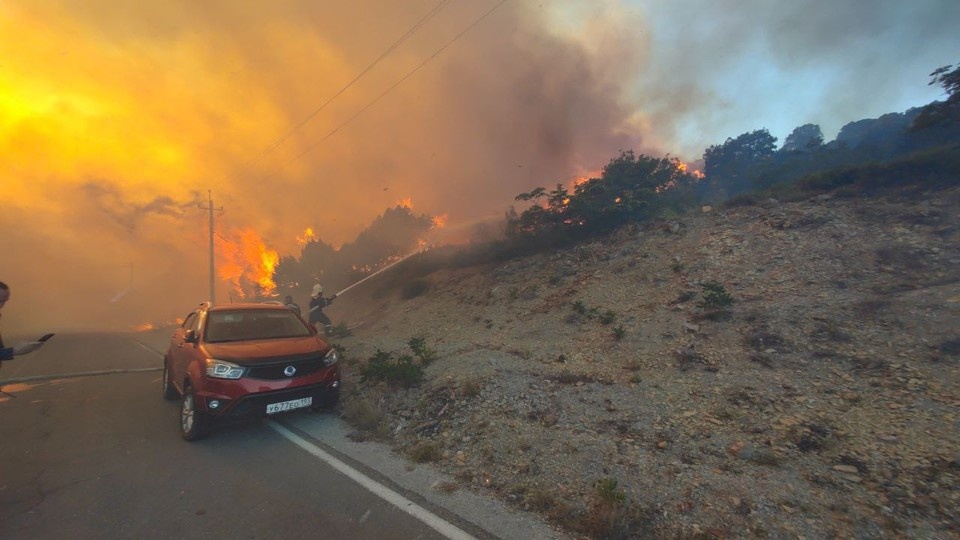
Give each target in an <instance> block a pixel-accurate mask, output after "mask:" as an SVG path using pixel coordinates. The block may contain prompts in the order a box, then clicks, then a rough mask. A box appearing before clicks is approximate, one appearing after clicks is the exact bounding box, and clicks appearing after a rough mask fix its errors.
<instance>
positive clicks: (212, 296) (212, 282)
mask: <svg viewBox="0 0 960 540" xmlns="http://www.w3.org/2000/svg"><path fill="white" fill-rule="evenodd" d="M207 197H208V198H209V204H208V205H207V206H203V205H202V204H200V205H198V206H200V208H202V209H204V210H208V211H209V212H210V302H211V303H215V302H216V287H215V283H216V275H215V274H214V271H213V270H214V269H213V211H214V210H218V211H220V212H223V207H222V206H221V207H220V208H214V207H213V191H212V190H209V189H208V190H207Z"/></svg>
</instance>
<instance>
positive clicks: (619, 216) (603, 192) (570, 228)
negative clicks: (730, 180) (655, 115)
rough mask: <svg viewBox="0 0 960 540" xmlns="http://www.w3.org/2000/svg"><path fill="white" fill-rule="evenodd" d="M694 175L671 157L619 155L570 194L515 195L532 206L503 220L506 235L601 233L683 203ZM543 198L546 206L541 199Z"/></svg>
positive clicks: (559, 188) (561, 189) (542, 191)
mask: <svg viewBox="0 0 960 540" xmlns="http://www.w3.org/2000/svg"><path fill="white" fill-rule="evenodd" d="M692 183H693V177H692V176H691V175H690V174H689V173H688V172H687V169H686V166H685V165H684V164H683V163H682V162H680V160H678V159H676V158H670V157H664V158H654V157H649V156H645V155H640V156H637V155H635V154H634V153H633V152H632V151H626V152H621V153H620V155H619V156H618V157H616V158H614V159H612V160H610V163H608V164H607V165H606V167H604V168H603V171H602V173H601V175H600V178H591V179H590V180H588V181H586V182H584V183H582V184H579V185H577V186H576V187H575V188H574V192H573V193H570V192H569V191H568V190H567V189H566V188H564V187H563V185H562V184H557V187H556V189H554V190H553V191H550V192H547V191H546V190H545V189H544V188H536V189H534V190H533V191H530V192H529V193H521V194H520V195H517V197H516V199H517V200H518V201H534V203H535V204H534V205H533V206H531V207H530V208H528V209H526V210H524V211H523V213H522V214H519V215H517V214H516V212H514V213H513V214H512V215H509V214H508V216H507V222H508V225H507V227H508V228H507V230H508V231H509V236H519V235H527V236H540V237H541V238H542V237H548V236H551V235H554V234H558V233H559V234H564V235H567V236H568V237H569V236H570V235H571V234H576V235H579V234H594V233H602V232H606V231H609V230H611V229H613V228H614V227H617V226H619V225H622V224H624V223H627V222H631V221H639V220H643V219H646V218H649V217H651V216H654V215H656V214H657V213H658V212H660V211H661V210H663V209H664V208H667V207H668V206H678V205H680V204H682V203H683V202H684V201H685V200H686V198H685V195H686V194H688V192H689V186H690V185H691V184H692ZM542 198H546V203H545V204H542V203H540V199H542Z"/></svg>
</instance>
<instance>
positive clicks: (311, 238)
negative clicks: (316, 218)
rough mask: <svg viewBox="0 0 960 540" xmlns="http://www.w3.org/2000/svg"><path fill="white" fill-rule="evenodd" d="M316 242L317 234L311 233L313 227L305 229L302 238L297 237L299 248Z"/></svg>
mask: <svg viewBox="0 0 960 540" xmlns="http://www.w3.org/2000/svg"><path fill="white" fill-rule="evenodd" d="M316 241H317V233H315V232H313V227H307V228H306V229H305V230H304V231H303V236H298V237H297V245H299V246H305V245H307V244H309V243H310V242H316Z"/></svg>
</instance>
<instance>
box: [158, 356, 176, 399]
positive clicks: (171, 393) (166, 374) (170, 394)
mask: <svg viewBox="0 0 960 540" xmlns="http://www.w3.org/2000/svg"><path fill="white" fill-rule="evenodd" d="M162 384H163V399H165V400H167V401H173V400H175V399H177V397H179V396H180V394H179V393H177V388H176V387H175V386H173V383H172V382H171V381H170V366H168V365H167V361H166V360H164V361H163V383H162Z"/></svg>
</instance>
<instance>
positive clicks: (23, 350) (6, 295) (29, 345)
mask: <svg viewBox="0 0 960 540" xmlns="http://www.w3.org/2000/svg"><path fill="white" fill-rule="evenodd" d="M7 300H10V287H8V286H7V284H6V283H4V282H2V281H0V310H2V309H3V306H5V305H6V304H7ZM0 316H2V314H0ZM42 346H43V342H42V341H24V342H21V343H17V344H16V345H14V346H13V347H9V348H8V347H7V346H6V345H4V344H3V336H0V360H13V357H15V356H20V355H23V354H29V353H32V352H33V351H35V350H37V349H39V348H40V347H42ZM0 365H2V364H0Z"/></svg>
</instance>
